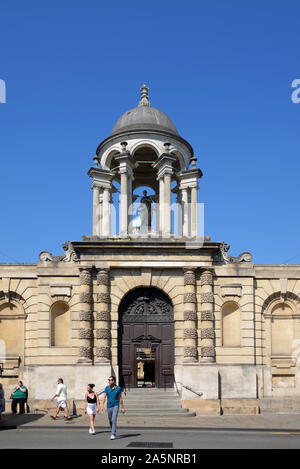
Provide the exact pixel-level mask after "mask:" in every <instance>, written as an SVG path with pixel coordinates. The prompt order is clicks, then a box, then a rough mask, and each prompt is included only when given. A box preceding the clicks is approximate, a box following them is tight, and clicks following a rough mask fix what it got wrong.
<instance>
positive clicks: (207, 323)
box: [201, 270, 216, 362]
mask: <svg viewBox="0 0 300 469" xmlns="http://www.w3.org/2000/svg"><path fill="white" fill-rule="evenodd" d="M215 355H216V352H215V331H214V294H213V274H212V272H211V271H210V270H204V271H203V272H202V274H201V361H202V362H214V361H215Z"/></svg>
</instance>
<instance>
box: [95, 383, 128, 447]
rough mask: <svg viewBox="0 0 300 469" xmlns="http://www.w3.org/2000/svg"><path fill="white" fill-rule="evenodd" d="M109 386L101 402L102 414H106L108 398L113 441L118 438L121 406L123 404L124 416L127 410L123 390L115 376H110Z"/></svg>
mask: <svg viewBox="0 0 300 469" xmlns="http://www.w3.org/2000/svg"><path fill="white" fill-rule="evenodd" d="M108 384H109V385H108V386H106V388H105V389H104V396H103V398H102V401H101V406H100V409H101V412H104V404H105V400H106V398H107V415H108V421H109V424H110V427H111V437H110V439H111V440H114V439H115V438H116V431H117V418H118V413H119V405H120V404H121V410H122V412H123V414H125V408H124V404H123V399H122V395H121V394H122V389H121V388H120V386H117V385H116V378H115V377H114V376H110V377H109V378H108Z"/></svg>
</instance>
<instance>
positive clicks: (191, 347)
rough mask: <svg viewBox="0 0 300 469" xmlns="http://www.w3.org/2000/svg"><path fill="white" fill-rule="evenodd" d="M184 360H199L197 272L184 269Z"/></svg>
mask: <svg viewBox="0 0 300 469" xmlns="http://www.w3.org/2000/svg"><path fill="white" fill-rule="evenodd" d="M183 302H184V361H185V362H196V361H197V307H196V302H197V297H196V273H195V270H194V269H184V298H183Z"/></svg>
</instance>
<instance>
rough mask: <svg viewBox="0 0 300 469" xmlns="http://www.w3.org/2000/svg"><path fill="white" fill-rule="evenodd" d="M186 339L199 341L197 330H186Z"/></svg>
mask: <svg viewBox="0 0 300 469" xmlns="http://www.w3.org/2000/svg"><path fill="white" fill-rule="evenodd" d="M184 338H185V339H197V330H196V329H184Z"/></svg>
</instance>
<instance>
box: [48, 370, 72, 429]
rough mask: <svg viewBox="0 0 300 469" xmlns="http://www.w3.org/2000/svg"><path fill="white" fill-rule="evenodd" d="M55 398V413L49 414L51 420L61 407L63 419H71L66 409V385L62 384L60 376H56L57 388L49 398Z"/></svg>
mask: <svg viewBox="0 0 300 469" xmlns="http://www.w3.org/2000/svg"><path fill="white" fill-rule="evenodd" d="M55 398H56V400H57V403H56V412H55V415H51V418H52V419H53V420H55V419H56V417H57V416H58V414H59V411H60V410H61V409H63V411H64V413H65V419H67V420H71V417H70V415H69V411H68V405H67V386H66V385H65V384H64V381H63V379H62V378H58V380H57V389H56V394H54V396H53V397H52V399H51V402H52V401H53V400H54V399H55Z"/></svg>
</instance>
